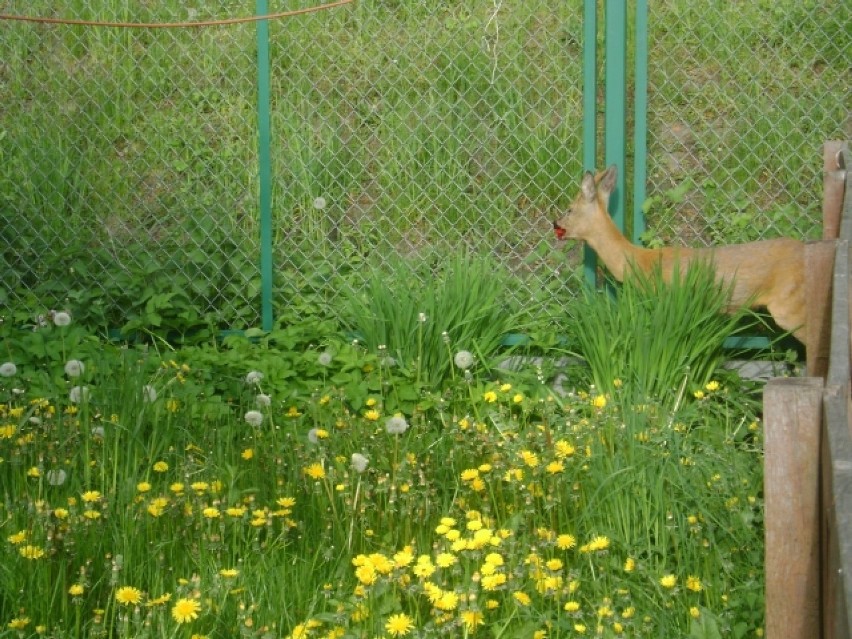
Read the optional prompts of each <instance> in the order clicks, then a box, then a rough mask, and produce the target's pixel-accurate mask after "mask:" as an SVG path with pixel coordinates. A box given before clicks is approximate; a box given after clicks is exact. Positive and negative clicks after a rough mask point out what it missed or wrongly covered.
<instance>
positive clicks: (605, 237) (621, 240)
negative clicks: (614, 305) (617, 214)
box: [583, 213, 650, 282]
mask: <svg viewBox="0 0 852 639" xmlns="http://www.w3.org/2000/svg"><path fill="white" fill-rule="evenodd" d="M583 239H585V240H586V243H587V244H588V245H589V246H591V247H592V249H594V251H595V253H597V255H598V257H599V258H600V260H601V261H602V262H603V263H604V265H605V266H606V267H607V269H608V270H609V272H610V273H612V275H613V277H615V279H617V280H618V281H619V282H620V281H622V280H623V279H624V275H625V274H626V273H627V271H628V268H630V267H631V265H635V266H638V267H639V268H642V267H643V266H644V260H643V258H644V257H645V254H646V253H648V252H649V251H650V249H643V248H640V247H638V246H634V245H633V244H631V243H630V241H629V240H628V239H627V238H626V237H624V235H622V233H621V231H619V230H618V227H617V226H616V225H615V223H614V222H613V221H612V218H610V217H609V215H608V214H606V213H605V214H604V215H600V216H598V218H597V220H596V224H595V228H594V229H593V230H592V232H591V233H589V234H588V235H587V237H585V238H583Z"/></svg>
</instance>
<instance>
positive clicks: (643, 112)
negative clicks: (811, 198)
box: [633, 0, 648, 244]
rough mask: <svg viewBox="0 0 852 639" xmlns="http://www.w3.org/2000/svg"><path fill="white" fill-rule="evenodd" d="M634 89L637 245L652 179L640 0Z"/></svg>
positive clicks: (640, 3) (644, 6)
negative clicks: (647, 191) (646, 196)
mask: <svg viewBox="0 0 852 639" xmlns="http://www.w3.org/2000/svg"><path fill="white" fill-rule="evenodd" d="M635 34H636V36H635V37H636V39H635V45H634V56H635V65H636V70H635V78H634V89H633V101H634V116H633V127H634V128H633V242H634V243H635V244H638V243H639V242H640V238H641V237H642V234H643V233H645V212H644V210H643V208H642V206H643V205H644V203H645V183H646V182H647V177H648V160H647V155H648V0H636V30H635Z"/></svg>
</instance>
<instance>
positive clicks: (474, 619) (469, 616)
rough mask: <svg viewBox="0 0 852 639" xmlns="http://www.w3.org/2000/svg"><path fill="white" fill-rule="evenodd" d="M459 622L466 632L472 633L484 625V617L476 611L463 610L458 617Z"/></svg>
mask: <svg viewBox="0 0 852 639" xmlns="http://www.w3.org/2000/svg"><path fill="white" fill-rule="evenodd" d="M460 618H461V622H462V624H463V625H464V627H465V629H466V630H467V631H468V632H473V631H474V630H476V628H478V627H479V626H481V625H482V624H484V623H485V615H483V614H482V613H481V612H480V611H478V610H465V611H464V612H462V613H461V615H460Z"/></svg>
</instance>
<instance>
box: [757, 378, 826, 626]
mask: <svg viewBox="0 0 852 639" xmlns="http://www.w3.org/2000/svg"><path fill="white" fill-rule="evenodd" d="M822 391H823V380H822V378H818V377H800V378H785V379H780V378H779V379H773V380H770V381H769V382H768V383H767V384H766V387H765V388H764V391H763V411H764V421H765V442H764V495H765V500H766V501H765V522H766V534H765V536H766V550H765V557H766V635H767V636H768V637H770V638H775V637H784V638H785V639H814V638H815V637H819V636H820V634H821V622H820V618H821V612H822V605H821V601H820V546H819V544H820V532H819V527H820V519H821V516H820V508H819V459H820V453H819V451H820V446H819V438H820V431H821V420H822V399H823V397H822Z"/></svg>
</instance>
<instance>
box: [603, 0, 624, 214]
mask: <svg viewBox="0 0 852 639" xmlns="http://www.w3.org/2000/svg"><path fill="white" fill-rule="evenodd" d="M626 5H627V2H626V0H606V9H605V10H606V14H605V21H606V27H605V35H606V42H605V43H604V51H605V53H604V55H605V60H604V73H605V86H604V104H605V110H604V127H605V129H604V162H605V164H606V165H607V166H609V165H610V164H617V165H618V183H617V186H616V190H615V193H613V195H612V197H611V198H610V202H609V210H610V213H611V214H612V218H613V221H614V222H615V224H616V226H618V228H620V229H621V230H622V231H624V200H625V198H624V185H625V183H626V180H625V173H626V172H627V170H626V167H625V159H626V157H627V153H626V139H625V138H626V135H627V121H626V120H627V77H626V69H627V6H626Z"/></svg>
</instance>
